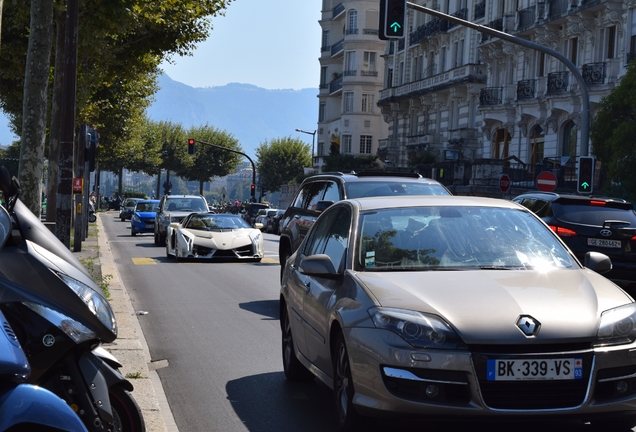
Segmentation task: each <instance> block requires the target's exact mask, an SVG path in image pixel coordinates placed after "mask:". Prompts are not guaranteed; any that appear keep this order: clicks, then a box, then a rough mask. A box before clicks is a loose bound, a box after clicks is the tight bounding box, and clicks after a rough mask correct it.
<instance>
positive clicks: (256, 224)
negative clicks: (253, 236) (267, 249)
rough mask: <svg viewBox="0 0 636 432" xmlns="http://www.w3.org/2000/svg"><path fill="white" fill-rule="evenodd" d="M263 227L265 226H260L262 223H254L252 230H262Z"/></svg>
mask: <svg viewBox="0 0 636 432" xmlns="http://www.w3.org/2000/svg"><path fill="white" fill-rule="evenodd" d="M264 226H265V225H263V224H262V223H260V222H256V223H255V224H254V228H256V229H263V227H264Z"/></svg>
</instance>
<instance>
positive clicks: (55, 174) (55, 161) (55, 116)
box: [0, 0, 66, 222]
mask: <svg viewBox="0 0 636 432" xmlns="http://www.w3.org/2000/svg"><path fill="white" fill-rule="evenodd" d="M0 1H2V0H0ZM55 21H56V26H55V76H54V78H53V100H52V104H51V129H50V131H51V132H50V137H49V169H48V181H47V188H48V190H47V200H46V208H47V211H46V221H47V222H55V219H56V217H55V216H56V215H57V212H55V211H49V210H48V209H53V210H55V208H56V207H57V184H58V182H59V180H58V179H59V169H60V133H61V130H60V124H61V121H62V110H61V109H60V107H61V105H62V83H63V80H64V34H65V24H66V12H65V11H64V10H59V11H58V12H57V14H56V16H55Z"/></svg>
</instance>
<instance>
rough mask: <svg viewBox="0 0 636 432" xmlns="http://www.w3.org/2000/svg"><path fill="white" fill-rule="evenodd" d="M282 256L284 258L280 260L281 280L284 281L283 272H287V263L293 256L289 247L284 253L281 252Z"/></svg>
mask: <svg viewBox="0 0 636 432" xmlns="http://www.w3.org/2000/svg"><path fill="white" fill-rule="evenodd" d="M281 256H282V259H281V260H280V281H281V282H282V281H283V273H284V272H285V263H286V262H287V260H288V259H289V257H290V256H291V251H290V250H289V249H288V248H286V249H285V250H283V253H282V254H281Z"/></svg>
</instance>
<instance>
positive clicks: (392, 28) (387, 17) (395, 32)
mask: <svg viewBox="0 0 636 432" xmlns="http://www.w3.org/2000/svg"><path fill="white" fill-rule="evenodd" d="M379 24H380V25H379V29H380V33H379V37H380V39H382V40H387V39H401V38H403V37H404V27H405V26H406V0H381V1H380V23H379Z"/></svg>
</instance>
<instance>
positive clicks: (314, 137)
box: [296, 129, 316, 168]
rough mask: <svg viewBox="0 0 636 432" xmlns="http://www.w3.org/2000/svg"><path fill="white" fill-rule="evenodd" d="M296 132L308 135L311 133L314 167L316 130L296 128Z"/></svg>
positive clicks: (312, 165) (312, 163) (312, 162)
mask: <svg viewBox="0 0 636 432" xmlns="http://www.w3.org/2000/svg"><path fill="white" fill-rule="evenodd" d="M296 132H302V133H306V134H307V135H311V167H312V168H313V167H314V141H315V139H316V131H315V130H314V131H313V132H309V131H306V130H302V129H296Z"/></svg>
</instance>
